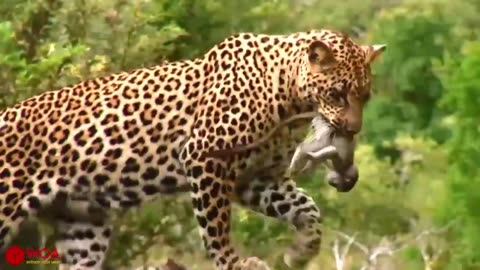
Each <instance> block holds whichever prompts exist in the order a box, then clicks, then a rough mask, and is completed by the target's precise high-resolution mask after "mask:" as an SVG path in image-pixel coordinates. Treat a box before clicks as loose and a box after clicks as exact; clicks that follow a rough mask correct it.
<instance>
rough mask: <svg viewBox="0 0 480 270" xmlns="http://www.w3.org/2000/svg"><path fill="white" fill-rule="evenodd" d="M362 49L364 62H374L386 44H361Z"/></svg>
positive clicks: (385, 47)
mask: <svg viewBox="0 0 480 270" xmlns="http://www.w3.org/2000/svg"><path fill="white" fill-rule="evenodd" d="M362 49H363V51H364V53H365V64H371V63H373V62H375V61H376V60H377V59H378V57H379V56H380V55H382V53H383V52H384V51H385V50H386V49H387V45H385V44H377V45H363V46H362Z"/></svg>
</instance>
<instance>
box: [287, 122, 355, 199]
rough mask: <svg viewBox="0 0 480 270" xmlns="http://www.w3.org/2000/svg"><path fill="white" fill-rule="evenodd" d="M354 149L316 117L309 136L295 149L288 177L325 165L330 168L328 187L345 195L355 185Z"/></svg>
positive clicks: (346, 140)
mask: <svg viewBox="0 0 480 270" xmlns="http://www.w3.org/2000/svg"><path fill="white" fill-rule="evenodd" d="M354 148H355V141H354V139H353V138H351V139H347V138H345V137H342V136H336V135H335V134H334V132H333V130H332V128H331V126H330V125H329V124H328V123H327V122H326V121H325V120H324V118H323V117H321V116H318V115H317V116H315V118H313V120H312V132H311V133H310V134H309V135H308V136H307V138H305V140H304V141H303V142H302V143H300V145H299V146H298V147H297V148H296V150H295V153H294V155H293V157H292V160H291V162H290V166H289V169H288V172H287V173H288V174H289V176H292V175H294V174H299V173H305V172H306V171H309V170H311V169H314V168H316V167H317V166H318V165H319V164H320V163H322V162H325V163H326V165H327V166H328V167H329V172H328V174H327V180H328V183H329V184H330V185H331V186H333V187H335V188H336V189H337V191H339V192H348V191H350V190H351V189H352V188H353V187H354V186H355V184H356V182H357V181H358V169H357V167H356V166H355V165H354V164H353V157H354Z"/></svg>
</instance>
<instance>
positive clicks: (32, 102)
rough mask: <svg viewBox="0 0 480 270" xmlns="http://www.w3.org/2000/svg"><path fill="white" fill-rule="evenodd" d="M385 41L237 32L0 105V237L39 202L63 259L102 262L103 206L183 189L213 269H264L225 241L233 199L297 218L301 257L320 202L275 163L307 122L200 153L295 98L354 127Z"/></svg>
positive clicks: (315, 235)
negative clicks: (219, 154) (225, 155)
mask: <svg viewBox="0 0 480 270" xmlns="http://www.w3.org/2000/svg"><path fill="white" fill-rule="evenodd" d="M381 51H382V48H378V47H372V46H359V45H357V44H355V43H354V42H353V41H352V40H350V39H349V38H348V37H347V36H345V35H342V34H340V33H337V32H333V31H329V30H321V31H311V32H305V33H295V34H291V35H276V36H274V35H257V34H251V33H243V34H238V35H235V36H231V37H228V38H227V39H225V40H224V41H222V42H221V43H219V44H217V45H216V46H215V47H213V48H212V49H211V50H209V51H208V52H206V53H205V54H204V55H203V56H201V57H199V58H197V59H194V60H186V61H180V62H172V63H166V64H163V65H160V66H154V67H151V68H143V69H138V70H134V71H131V72H124V73H118V74H114V75H110V76H106V77H102V78H97V79H92V80H88V81H84V82H82V83H79V84H77V85H73V86H69V87H65V88H62V89H59V90H55V91H49V92H45V93H43V94H41V95H38V96H34V97H32V98H29V99H27V100H25V101H22V102H20V103H18V104H17V105H15V106H13V107H11V108H7V109H5V110H3V111H2V112H1V114H0V206H1V207H0V208H1V211H0V247H2V248H5V247H8V244H9V242H10V240H11V238H12V237H13V236H14V235H15V232H16V231H17V229H18V227H19V225H20V224H21V223H22V222H23V221H25V219H27V218H29V217H34V216H42V215H44V214H47V215H50V216H52V217H51V218H50V220H52V221H53V222H54V223H55V224H56V226H57V231H58V232H59V233H60V237H59V239H58V240H57V247H59V249H60V250H61V253H62V254H61V255H62V263H63V264H62V267H63V268H62V269H101V264H102V262H103V260H104V256H105V252H106V250H107V248H108V240H109V238H110V228H109V226H108V213H110V209H128V208H130V207H133V206H138V205H140V204H141V203H142V202H145V201H149V200H151V199H153V198H155V197H157V196H159V195H160V194H166V193H174V192H179V191H185V190H190V193H191V197H192V204H193V208H194V211H195V216H196V219H197V220H198V224H199V228H200V231H201V235H202V238H203V241H204V244H205V248H206V249H207V250H208V253H209V254H210V256H211V258H212V260H213V261H214V263H215V265H216V269H218V270H226V269H255V270H259V269H268V267H267V266H266V264H265V263H263V262H262V261H261V260H259V259H257V258H255V257H251V258H246V259H242V258H240V257H239V255H238V254H237V252H236V251H235V250H234V248H233V244H232V243H231V241H230V238H229V231H230V212H231V204H232V203H239V204H241V205H243V206H245V207H249V208H251V209H254V210H256V211H258V212H259V213H263V214H265V215H268V216H272V217H276V218H278V219H281V220H284V221H286V222H289V223H291V224H293V225H295V226H296V229H297V237H296V240H295V243H294V245H293V246H292V247H291V248H290V249H289V250H288V251H287V253H286V255H285V262H286V263H287V264H289V265H292V266H293V265H296V263H299V262H304V261H305V260H306V259H308V258H310V257H311V256H312V255H313V254H315V253H316V252H317V250H318V247H319V245H320V230H319V229H318V227H317V226H318V224H319V222H320V212H319V210H318V207H317V206H316V205H315V203H314V202H313V200H312V199H311V198H310V197H309V196H308V195H307V194H305V193H304V192H303V191H301V190H300V189H298V188H297V187H296V185H295V183H294V182H293V181H292V180H290V179H285V178H283V177H282V175H283V174H284V171H285V169H286V168H287V167H288V163H289V161H290V159H291V157H292V155H293V152H294V151H295V147H296V146H297V144H298V143H299V142H301V141H302V139H303V137H304V135H305V132H306V129H307V127H308V125H309V123H310V122H309V121H301V123H297V124H296V125H295V126H289V127H288V128H285V129H284V131H285V132H280V133H279V134H277V135H276V136H274V137H273V138H272V139H270V140H269V142H268V143H266V144H265V145H262V146H261V147H259V148H258V149H255V150H249V151H246V152H245V153H240V154H238V155H235V156H234V157H231V158H229V159H222V160H219V159H214V158H207V157H205V156H204V154H205V153H206V152H208V151H213V150H216V149H224V148H230V147H232V146H233V145H237V144H250V143H252V142H255V141H256V140H259V139H260V138H262V137H264V136H265V134H267V133H268V132H269V131H270V130H272V129H273V128H275V126H277V125H278V124H279V123H281V121H282V120H284V119H287V118H288V117H291V116H293V115H296V114H299V113H303V112H315V111H319V112H320V113H321V114H322V115H323V116H324V117H325V118H326V119H327V120H328V121H329V122H330V123H331V124H332V125H334V126H335V127H336V128H337V129H338V131H339V132H351V133H356V132H358V131H359V130H360V127H361V111H362V108H363V105H364V104H365V102H366V100H367V98H368V96H369V93H370V80H371V75H370V63H371V62H372V61H373V59H374V58H375V57H376V55H378V54H379V52H381ZM252 171H255V173H254V174H252V173H251V172H252ZM53 208H54V209H55V211H53V210H52V209H53ZM297 269H298V268H297Z"/></svg>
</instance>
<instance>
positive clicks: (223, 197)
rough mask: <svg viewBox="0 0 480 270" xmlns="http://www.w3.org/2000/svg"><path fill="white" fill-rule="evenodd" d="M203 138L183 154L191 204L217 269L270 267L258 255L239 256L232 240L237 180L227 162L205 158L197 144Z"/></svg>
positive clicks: (266, 269) (264, 269)
mask: <svg viewBox="0 0 480 270" xmlns="http://www.w3.org/2000/svg"><path fill="white" fill-rule="evenodd" d="M202 139H204V138H199V139H195V138H191V139H190V140H189V141H188V142H187V143H186V145H185V147H184V149H183V150H182V153H181V159H182V160H183V162H184V166H185V171H186V174H187V177H188V181H189V183H190V187H191V196H192V204H193V209H194V213H195V216H196V218H197V221H198V224H199V230H200V235H201V237H202V239H203V242H204V246H205V248H206V249H207V251H208V254H209V255H210V257H211V258H212V259H213V260H214V262H215V265H216V269H218V270H269V269H270V268H269V267H268V266H267V264H266V263H264V262H263V261H261V260H259V259H258V258H255V257H250V258H245V259H240V258H239V256H238V255H237V253H236V252H235V250H234V248H233V245H232V243H231V241H230V217H231V198H232V196H234V192H233V184H234V179H229V177H228V175H227V170H226V167H225V163H224V162H223V161H221V160H218V159H213V158H205V157H204V156H203V153H202V152H201V151H199V150H198V149H197V148H196V147H195V146H196V145H198V144H199V143H200V144H201V143H202Z"/></svg>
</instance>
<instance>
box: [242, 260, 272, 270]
mask: <svg viewBox="0 0 480 270" xmlns="http://www.w3.org/2000/svg"><path fill="white" fill-rule="evenodd" d="M233 269H234V270H271V269H270V267H268V265H267V264H266V263H265V262H264V261H262V260H260V259H259V258H257V257H249V258H245V259H243V260H241V261H239V262H238V263H236V264H235V267H234V268H233Z"/></svg>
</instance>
